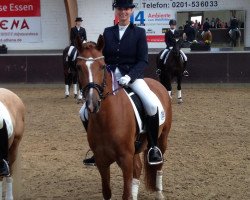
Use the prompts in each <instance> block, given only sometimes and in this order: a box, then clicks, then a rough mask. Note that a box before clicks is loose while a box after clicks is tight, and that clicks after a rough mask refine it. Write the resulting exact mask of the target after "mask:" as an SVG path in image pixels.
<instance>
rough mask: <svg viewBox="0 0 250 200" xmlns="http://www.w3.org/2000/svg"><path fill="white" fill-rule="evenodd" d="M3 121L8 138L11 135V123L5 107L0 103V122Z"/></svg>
mask: <svg viewBox="0 0 250 200" xmlns="http://www.w3.org/2000/svg"><path fill="white" fill-rule="evenodd" d="M3 120H4V121H5V123H6V126H7V132H8V137H9V138H10V137H11V136H12V134H13V130H14V128H13V123H12V120H11V117H10V113H9V111H8V109H7V108H6V106H5V105H4V104H3V103H2V102H1V101H0V121H1V122H2V121H3Z"/></svg>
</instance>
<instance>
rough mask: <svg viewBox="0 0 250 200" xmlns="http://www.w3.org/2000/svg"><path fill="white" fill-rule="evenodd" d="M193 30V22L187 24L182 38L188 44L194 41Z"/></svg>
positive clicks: (194, 33)
mask: <svg viewBox="0 0 250 200" xmlns="http://www.w3.org/2000/svg"><path fill="white" fill-rule="evenodd" d="M195 35H196V32H195V29H194V22H189V25H188V26H187V28H186V30H184V34H183V38H184V40H187V41H188V42H193V41H194V40H195Z"/></svg>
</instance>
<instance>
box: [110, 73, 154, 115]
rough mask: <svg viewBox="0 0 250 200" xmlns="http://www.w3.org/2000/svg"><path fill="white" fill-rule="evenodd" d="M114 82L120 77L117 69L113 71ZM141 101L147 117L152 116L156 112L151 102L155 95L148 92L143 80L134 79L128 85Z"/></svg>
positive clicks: (148, 89)
mask: <svg viewBox="0 0 250 200" xmlns="http://www.w3.org/2000/svg"><path fill="white" fill-rule="evenodd" d="M115 77H116V80H119V79H120V78H121V77H122V75H121V72H120V71H119V69H118V68H116V70H115ZM128 86H129V87H130V88H131V89H132V90H133V92H135V93H136V94H137V95H138V96H139V97H140V99H141V101H142V104H143V106H144V109H145V110H146V112H147V114H148V115H149V116H153V115H155V114H156V112H157V104H156V103H155V102H154V101H152V99H155V97H154V96H155V94H154V93H153V92H152V91H151V90H150V88H149V87H148V85H147V83H146V82H145V81H144V80H143V79H136V80H135V81H134V82H133V83H131V84H129V85H128Z"/></svg>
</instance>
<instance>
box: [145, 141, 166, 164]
mask: <svg viewBox="0 0 250 200" xmlns="http://www.w3.org/2000/svg"><path fill="white" fill-rule="evenodd" d="M154 149H157V150H158V151H159V152H160V156H161V160H160V161H156V162H149V152H150V151H151V150H154ZM147 159H148V164H149V165H159V164H161V163H163V157H162V152H161V150H160V149H159V148H158V147H157V146H154V147H151V148H150V149H149V150H148V155H147Z"/></svg>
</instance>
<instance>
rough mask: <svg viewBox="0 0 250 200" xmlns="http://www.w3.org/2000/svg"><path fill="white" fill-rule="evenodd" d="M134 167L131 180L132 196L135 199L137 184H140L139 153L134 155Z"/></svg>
mask: <svg viewBox="0 0 250 200" xmlns="http://www.w3.org/2000/svg"><path fill="white" fill-rule="evenodd" d="M133 162H134V169H133V180H132V198H133V200H137V196H138V191H139V186H140V176H141V171H142V162H141V158H140V156H139V154H136V155H135V156H134V161H133Z"/></svg>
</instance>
